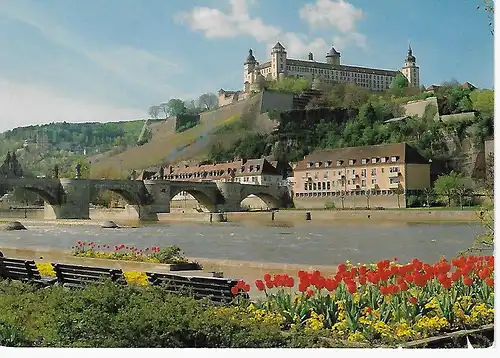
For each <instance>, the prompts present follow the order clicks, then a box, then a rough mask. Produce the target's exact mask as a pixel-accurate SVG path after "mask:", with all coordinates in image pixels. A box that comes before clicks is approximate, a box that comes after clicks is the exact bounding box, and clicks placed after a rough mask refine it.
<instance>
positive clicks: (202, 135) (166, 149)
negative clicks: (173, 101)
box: [91, 95, 273, 174]
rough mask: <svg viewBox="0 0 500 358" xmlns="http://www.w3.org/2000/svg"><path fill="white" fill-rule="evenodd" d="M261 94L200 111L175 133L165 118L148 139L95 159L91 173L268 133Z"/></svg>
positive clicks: (199, 154) (195, 155) (141, 165)
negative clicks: (194, 120)
mask: <svg viewBox="0 0 500 358" xmlns="http://www.w3.org/2000/svg"><path fill="white" fill-rule="evenodd" d="M260 102H261V96H260V95H256V96H254V97H252V98H249V99H248V100H244V101H241V102H238V103H236V104H233V105H228V106H225V107H221V108H219V109H217V110H213V111H210V112H204V113H202V114H201V116H200V123H199V124H198V125H197V126H195V127H193V128H190V129H188V130H186V131H184V132H181V133H176V132H175V130H174V129H175V121H174V120H171V119H170V120H167V121H163V122H161V123H154V124H152V125H150V131H151V134H152V138H151V139H150V141H149V142H148V143H146V144H144V145H142V146H135V147H132V148H128V149H127V150H125V151H123V152H121V153H118V154H116V155H112V156H108V157H102V158H95V159H96V160H93V161H92V163H91V172H92V173H94V174H96V173H106V174H107V173H109V172H110V171H112V172H114V173H117V172H122V173H123V171H125V172H130V171H131V170H134V169H135V170H137V169H146V168H149V167H152V166H156V165H159V164H165V163H174V162H178V161H183V160H188V159H189V160H195V159H199V160H202V159H205V158H206V156H207V153H208V151H209V149H210V148H211V146H212V145H214V144H215V143H220V144H222V145H223V146H225V147H226V146H230V145H231V143H232V142H234V141H236V140H238V139H239V138H242V137H244V136H246V135H248V134H250V133H256V132H261V131H264V132H270V131H271V130H272V128H273V125H272V124H271V121H269V120H268V119H267V116H266V115H261V114H260Z"/></svg>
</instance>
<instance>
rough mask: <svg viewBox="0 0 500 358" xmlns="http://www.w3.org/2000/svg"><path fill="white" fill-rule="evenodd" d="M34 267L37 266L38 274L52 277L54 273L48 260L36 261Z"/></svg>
mask: <svg viewBox="0 0 500 358" xmlns="http://www.w3.org/2000/svg"><path fill="white" fill-rule="evenodd" d="M36 267H37V268H38V271H39V272H40V275H42V276H52V277H54V276H55V275H56V273H55V272H54V269H53V268H52V265H51V264H50V263H48V262H37V263H36Z"/></svg>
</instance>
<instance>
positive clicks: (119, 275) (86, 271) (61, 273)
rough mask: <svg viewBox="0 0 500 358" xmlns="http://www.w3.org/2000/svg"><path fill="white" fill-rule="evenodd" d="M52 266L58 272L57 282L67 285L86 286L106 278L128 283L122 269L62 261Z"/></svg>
mask: <svg viewBox="0 0 500 358" xmlns="http://www.w3.org/2000/svg"><path fill="white" fill-rule="evenodd" d="M52 267H53V268H54V272H55V273H56V277H57V283H58V284H60V285H62V286H65V287H84V286H85V285H87V284H89V283H100V282H103V281H104V280H106V279H107V280H111V281H113V282H116V283H120V284H126V283H127V281H126V280H125V277H124V276H123V271H122V270H121V269H112V268H107V267H95V266H83V265H69V264H60V263H52Z"/></svg>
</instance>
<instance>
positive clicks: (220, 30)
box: [176, 0, 280, 42]
mask: <svg viewBox="0 0 500 358" xmlns="http://www.w3.org/2000/svg"><path fill="white" fill-rule="evenodd" d="M229 2H230V5H231V10H230V11H229V12H228V13H225V12H223V11H221V10H219V9H214V8H209V7H195V8H193V9H192V10H191V11H189V12H183V13H180V14H177V15H176V18H177V19H178V20H179V21H181V22H183V23H185V24H186V25H187V26H188V27H189V28H190V29H191V30H194V31H201V32H203V33H204V34H205V36H206V37H207V38H235V37H238V36H242V35H248V36H251V37H253V38H255V39H256V40H257V41H259V42H264V41H269V40H271V39H272V38H276V36H278V34H279V33H280V29H279V28H277V27H275V26H270V25H266V24H265V23H264V21H262V19H261V18H258V17H256V18H251V17H250V14H249V10H248V5H249V4H251V3H255V1H251V2H250V1H248V0H229Z"/></svg>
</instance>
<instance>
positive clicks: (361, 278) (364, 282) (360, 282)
mask: <svg viewBox="0 0 500 358" xmlns="http://www.w3.org/2000/svg"><path fill="white" fill-rule="evenodd" d="M358 282H359V284H360V285H362V286H364V285H366V276H359V277H358Z"/></svg>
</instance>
